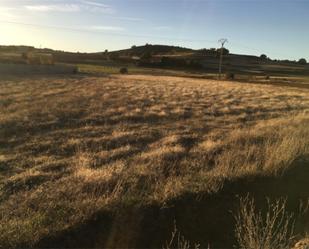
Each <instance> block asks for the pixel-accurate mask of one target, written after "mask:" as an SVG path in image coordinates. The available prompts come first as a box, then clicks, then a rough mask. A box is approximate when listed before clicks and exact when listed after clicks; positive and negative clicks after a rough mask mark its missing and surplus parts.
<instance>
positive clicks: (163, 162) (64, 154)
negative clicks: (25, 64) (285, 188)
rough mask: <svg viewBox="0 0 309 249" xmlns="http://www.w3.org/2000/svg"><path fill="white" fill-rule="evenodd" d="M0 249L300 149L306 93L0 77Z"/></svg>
mask: <svg viewBox="0 0 309 249" xmlns="http://www.w3.org/2000/svg"><path fill="white" fill-rule="evenodd" d="M0 84H1V89H0V106H1V109H0V110H1V112H0V126H1V130H0V132H1V133H0V214H1V216H0V245H1V246H3V247H9V246H10V247H16V246H21V245H26V246H29V245H32V243H35V242H36V241H38V240H39V239H41V238H42V237H44V236H46V235H50V234H55V233H56V232H59V231H62V230H65V229H67V228H69V227H72V226H73V225H76V224H79V223H82V222H83V221H84V220H86V219H87V218H88V217H90V216H91V215H93V214H95V213H96V212H98V211H99V210H102V209H109V208H114V207H115V206H118V205H131V204H138V205H143V204H147V203H153V202H155V203H164V202H166V201H168V200H169V199H171V198H174V197H177V196H180V195H182V194H183V193H187V192H215V191H217V190H218V189H220V188H221V187H222V183H223V181H224V180H226V179H234V178H237V177H243V176H247V175H256V174H261V175H263V174H265V175H269V174H279V173H281V172H282V171H284V170H285V169H286V168H288V167H289V165H290V164H291V162H293V161H294V160H295V159H296V158H298V157H299V156H301V155H306V154H308V153H309V130H308V128H307V127H309V115H308V110H309V91H308V90H306V89H305V90H304V89H301V90H298V89H296V88H287V87H286V88H283V87H272V86H266V85H253V84H244V83H232V82H223V81H222V82H220V81H211V80H193V79H184V78H177V77H157V76H133V75H130V76H113V77H111V78H108V77H106V78H96V77H66V78H61V77H45V78H44V77H33V78H28V79H27V78H25V79H18V78H17V79H6V80H1V82H0Z"/></svg>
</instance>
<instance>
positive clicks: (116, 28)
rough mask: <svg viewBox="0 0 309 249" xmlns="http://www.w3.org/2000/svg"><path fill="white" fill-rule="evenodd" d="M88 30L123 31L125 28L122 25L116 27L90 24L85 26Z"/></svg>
mask: <svg viewBox="0 0 309 249" xmlns="http://www.w3.org/2000/svg"><path fill="white" fill-rule="evenodd" d="M86 29H88V30H93V31H124V30H125V29H124V28H123V27H117V26H90V27H86Z"/></svg>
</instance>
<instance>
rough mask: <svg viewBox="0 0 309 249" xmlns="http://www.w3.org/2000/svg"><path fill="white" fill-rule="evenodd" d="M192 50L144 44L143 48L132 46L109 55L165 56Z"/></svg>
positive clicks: (191, 50)
mask: <svg viewBox="0 0 309 249" xmlns="http://www.w3.org/2000/svg"><path fill="white" fill-rule="evenodd" d="M193 51H194V50H193V49H190V48H183V47H177V46H168V45H151V44H146V45H143V46H132V47H131V48H129V49H123V50H119V51H113V52H110V54H118V55H122V56H125V55H130V56H143V55H144V54H147V53H150V54H152V55H165V54H177V53H188V52H193Z"/></svg>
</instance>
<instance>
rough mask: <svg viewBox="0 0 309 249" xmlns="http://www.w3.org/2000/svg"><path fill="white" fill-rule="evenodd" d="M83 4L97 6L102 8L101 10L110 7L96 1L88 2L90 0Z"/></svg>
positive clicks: (83, 0) (85, 0)
mask: <svg viewBox="0 0 309 249" xmlns="http://www.w3.org/2000/svg"><path fill="white" fill-rule="evenodd" d="M81 3H82V4H87V5H92V6H96V7H101V8H108V7H109V6H108V5H106V4H104V3H98V2H94V1H88V0H82V1H81Z"/></svg>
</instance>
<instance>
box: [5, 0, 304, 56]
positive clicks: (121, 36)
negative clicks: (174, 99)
mask: <svg viewBox="0 0 309 249" xmlns="http://www.w3.org/2000/svg"><path fill="white" fill-rule="evenodd" d="M308 26H309V0H102V1H99V0H49V1H47V0H0V44H16V45H21V44H23V45H33V46H36V47H40V46H42V47H49V48H54V49H61V50H69V51H86V52H94V51H103V50H105V49H109V50H115V49H122V48H127V47H130V46H132V45H134V44H135V45H143V44H145V43H151V44H169V45H178V46H185V47H191V48H204V47H206V48H210V47H218V43H217V40H218V39H219V38H223V37H224V38H227V39H228V40H229V43H228V44H227V45H226V47H227V48H228V49H230V50H231V52H233V53H243V54H256V55H260V54H261V53H265V54H267V55H268V56H270V57H272V58H279V59H284V58H288V59H299V58H302V57H304V58H306V59H308V60H309V28H308Z"/></svg>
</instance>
